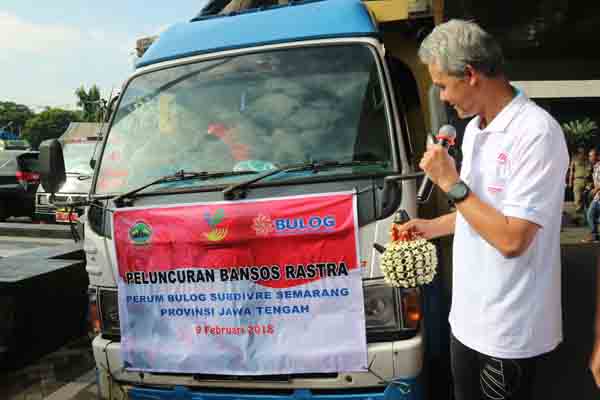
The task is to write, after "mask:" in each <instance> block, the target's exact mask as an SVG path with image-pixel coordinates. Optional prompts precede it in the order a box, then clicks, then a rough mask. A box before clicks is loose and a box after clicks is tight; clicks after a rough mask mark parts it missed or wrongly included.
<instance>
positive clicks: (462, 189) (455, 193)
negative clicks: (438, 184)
mask: <svg viewBox="0 0 600 400" xmlns="http://www.w3.org/2000/svg"><path fill="white" fill-rule="evenodd" d="M448 194H449V195H450V197H451V198H452V199H453V200H454V201H460V200H463V199H464V198H465V197H467V195H468V194H469V187H468V186H467V185H466V184H465V183H464V182H462V181H460V182H457V183H456V185H454V186H452V189H450V192H448Z"/></svg>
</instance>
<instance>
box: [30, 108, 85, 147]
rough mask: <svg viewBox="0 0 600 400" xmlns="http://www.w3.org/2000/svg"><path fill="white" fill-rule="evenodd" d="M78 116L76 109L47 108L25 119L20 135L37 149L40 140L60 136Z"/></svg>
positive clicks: (77, 119) (78, 118)
mask: <svg viewBox="0 0 600 400" xmlns="http://www.w3.org/2000/svg"><path fill="white" fill-rule="evenodd" d="M80 118H81V115H80V113H79V112H77V111H68V110H63V109H60V108H48V109H46V110H45V111H42V112H41V113H39V114H36V115H35V116H34V117H33V118H31V119H29V120H28V121H27V123H26V124H25V129H24V130H23V135H22V136H23V137H24V138H25V139H27V140H28V141H29V143H31V146H32V148H34V149H37V148H38V146H39V144H40V143H41V142H42V141H44V140H46V139H56V138H58V137H60V135H62V134H63V133H64V132H65V130H66V129H67V127H68V126H69V124H70V123H71V122H75V121H79V120H80Z"/></svg>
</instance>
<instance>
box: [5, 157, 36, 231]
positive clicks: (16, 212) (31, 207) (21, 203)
mask: <svg viewBox="0 0 600 400" xmlns="http://www.w3.org/2000/svg"><path fill="white" fill-rule="evenodd" d="M38 155H39V153H38V152H37V151H23V150H4V151H0V221H4V220H5V219H6V218H8V217H21V216H27V217H31V216H33V214H34V211H35V193H36V192H37V188H38V185H39V183H40V175H39V173H38V172H37V170H38V169H37V165H38Z"/></svg>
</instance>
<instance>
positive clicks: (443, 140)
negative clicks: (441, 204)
mask: <svg viewBox="0 0 600 400" xmlns="http://www.w3.org/2000/svg"><path fill="white" fill-rule="evenodd" d="M436 138H437V144H441V145H442V146H444V147H445V148H448V147H450V146H452V145H453V144H454V138H456V129H454V127H453V126H452V125H444V126H442V127H441V128H440V130H439V133H438V135H437V137H436ZM432 191H433V182H432V181H431V179H429V177H428V176H425V178H424V179H423V182H421V187H420V188H419V192H418V193H417V201H418V202H419V203H426V202H427V201H428V200H429V196H431V192H432Z"/></svg>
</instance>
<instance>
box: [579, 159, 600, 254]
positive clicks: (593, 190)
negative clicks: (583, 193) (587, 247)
mask: <svg viewBox="0 0 600 400" xmlns="http://www.w3.org/2000/svg"><path fill="white" fill-rule="evenodd" d="M589 161H590V165H591V166H592V178H591V185H590V189H589V194H588V197H589V199H590V203H589V206H588V209H587V222H588V225H589V226H590V229H591V232H590V234H589V236H588V237H587V238H585V239H583V241H584V242H588V243H591V242H592V243H596V242H600V235H599V234H598V219H599V218H600V159H599V157H598V150H596V149H592V150H590V153H589Z"/></svg>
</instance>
